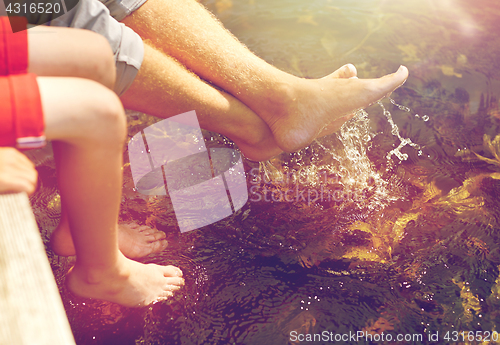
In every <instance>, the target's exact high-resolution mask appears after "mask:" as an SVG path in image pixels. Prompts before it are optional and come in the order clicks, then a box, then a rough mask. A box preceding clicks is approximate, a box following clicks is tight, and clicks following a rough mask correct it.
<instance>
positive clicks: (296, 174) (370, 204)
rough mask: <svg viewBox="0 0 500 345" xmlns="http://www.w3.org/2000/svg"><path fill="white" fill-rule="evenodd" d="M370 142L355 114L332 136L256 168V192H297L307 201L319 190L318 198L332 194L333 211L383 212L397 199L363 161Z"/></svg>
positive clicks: (366, 123)
mask: <svg viewBox="0 0 500 345" xmlns="http://www.w3.org/2000/svg"><path fill="white" fill-rule="evenodd" d="M391 121H392V119H391ZM393 123H394V122H393ZM396 130H397V129H396ZM398 134H399V133H398ZM374 136H375V133H374V132H373V131H372V129H371V126H370V120H369V118H368V113H367V112H366V111H364V110H359V111H358V112H357V113H356V116H355V117H353V118H352V119H351V120H349V121H348V122H347V123H346V124H345V125H344V126H342V127H341V129H340V130H339V131H338V132H337V133H336V134H335V135H333V136H330V137H325V138H321V139H318V140H315V141H314V142H313V144H311V146H310V147H309V148H308V149H304V150H302V151H300V152H297V153H295V154H293V155H292V156H288V157H284V156H281V157H280V158H277V159H273V160H272V161H267V162H261V163H260V166H259V168H260V175H261V178H259V179H258V180H259V181H260V182H261V187H262V188H266V189H269V188H275V190H277V191H283V190H285V189H288V190H290V189H292V188H299V189H301V190H306V193H307V195H309V194H313V192H311V190H312V191H320V190H321V192H322V194H321V197H323V191H324V190H328V191H334V192H335V193H336V194H335V207H336V209H337V210H339V211H341V210H343V209H347V208H349V209H351V210H352V209H358V210H363V213H364V214H367V213H369V212H371V211H373V210H376V209H380V208H383V207H385V206H387V205H388V204H389V203H391V202H392V201H395V200H397V199H399V198H400V195H401V193H399V192H398V191H399V189H400V186H399V185H398V184H396V183H389V182H387V181H385V180H384V179H383V178H382V176H381V175H380V173H379V172H377V171H376V169H375V167H374V166H373V164H372V162H371V161H370V159H369V157H368V155H367V148H368V147H369V146H370V145H371V141H372V139H373V137H374ZM394 189H397V191H396V190H394ZM314 193H316V192H314ZM314 195H316V194H314ZM328 197H329V198H330V194H328ZM329 200H330V199H329ZM321 201H323V200H321Z"/></svg>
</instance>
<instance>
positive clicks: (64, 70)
mask: <svg viewBox="0 0 500 345" xmlns="http://www.w3.org/2000/svg"><path fill="white" fill-rule="evenodd" d="M28 51H29V65H28V66H29V67H28V69H29V71H30V72H32V73H36V74H37V75H40V76H59V77H64V76H66V77H69V76H71V77H81V78H86V79H91V80H94V81H96V82H98V83H101V84H102V85H104V86H106V87H108V88H110V89H112V88H113V84H114V82H115V76H116V73H115V61H114V58H113V54H112V52H111V48H110V46H109V44H108V42H107V41H106V39H105V38H104V37H102V36H101V35H99V34H96V33H94V32H92V31H88V30H80V29H68V28H57V27H45V26H42V27H36V28H32V29H29V30H28ZM67 218H68V217H67V216H66V214H65V213H64V212H63V214H62V215H61V221H60V225H59V227H58V228H57V229H56V230H55V231H54V233H53V236H52V238H51V246H52V249H53V250H54V251H55V252H56V253H57V254H59V255H64V256H69V255H75V248H74V246H73V241H72V238H71V234H70V231H69V225H68V222H67ZM119 230H120V231H119V233H118V239H119V247H120V250H121V251H122V253H123V254H124V255H125V256H127V257H129V258H139V257H144V256H146V255H149V254H151V253H155V252H160V251H162V250H164V249H165V247H166V246H167V241H166V240H165V233H164V232H162V231H158V230H156V229H151V228H149V227H147V226H139V225H137V224H133V223H132V224H120V227H119Z"/></svg>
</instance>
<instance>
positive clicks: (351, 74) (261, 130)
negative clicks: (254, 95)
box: [230, 64, 357, 161]
mask: <svg viewBox="0 0 500 345" xmlns="http://www.w3.org/2000/svg"><path fill="white" fill-rule="evenodd" d="M325 78H340V79H350V78H357V71H356V67H354V65H352V64H347V65H344V66H342V67H340V68H339V69H337V70H336V71H335V72H333V73H332V74H330V75H328V76H327V77H325ZM353 116H354V114H349V115H345V116H343V117H340V118H338V119H335V120H333V121H332V122H331V123H329V124H327V125H326V126H325V127H324V128H323V129H322V130H321V132H320V133H319V134H318V135H317V137H322V136H325V135H328V134H332V133H334V132H336V131H338V130H339V129H340V127H342V125H343V124H344V123H345V122H346V121H348V120H349V119H351V118H352V117H353ZM248 121H251V118H248V117H247V118H241V119H239V121H238V126H237V128H235V129H234V130H233V131H230V133H233V132H234V133H236V135H230V137H231V139H232V140H233V141H234V142H235V143H236V145H238V147H239V149H240V150H241V152H242V153H243V155H244V156H245V157H246V158H248V159H251V160H254V161H265V160H268V159H270V158H272V157H274V156H277V155H278V154H280V153H281V152H283V150H282V149H281V148H280V147H279V146H278V144H277V143H276V140H275V139H274V137H273V133H272V132H271V130H270V129H269V127H267V126H265V125H264V127H263V126H262V125H263V124H262V122H261V121H259V122H256V123H248V124H247V123H246V122H248ZM245 124H246V125H247V127H248V130H245V129H244V128H242V125H245ZM242 131H244V135H242ZM315 138H316V137H314V138H313V139H315ZM313 139H311V141H312V140H313Z"/></svg>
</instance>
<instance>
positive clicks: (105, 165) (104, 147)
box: [38, 77, 183, 306]
mask: <svg viewBox="0 0 500 345" xmlns="http://www.w3.org/2000/svg"><path fill="white" fill-rule="evenodd" d="M38 83H39V88H40V94H41V98H42V105H43V111H44V114H45V121H46V130H45V134H46V136H47V138H48V139H51V140H55V141H57V142H56V143H55V144H56V145H55V152H56V154H57V155H59V156H60V159H59V160H58V167H57V168H58V183H59V188H60V191H61V200H62V207H63V209H64V210H65V212H67V215H68V221H69V225H70V229H71V235H72V237H73V241H74V244H75V249H76V254H77V261H76V264H75V267H74V268H73V270H72V271H71V272H70V274H69V275H68V286H69V288H70V290H71V291H73V292H74V293H75V294H78V295H81V296H84V297H92V298H97V299H103V300H107V301H111V302H116V303H119V304H122V305H126V306H137V305H144V304H149V303H151V302H153V301H155V300H160V299H165V298H167V297H168V296H170V295H171V294H172V291H174V290H177V289H179V288H180V286H181V285H182V284H183V279H182V278H180V277H181V276H182V273H181V271H180V270H179V269H178V268H176V267H173V266H168V267H163V266H158V265H143V264H140V263H137V262H135V261H132V260H129V259H127V258H126V257H124V256H123V255H122V254H121V252H120V251H119V250H118V236H117V220H118V210H119V205H120V192H121V188H122V172H121V168H122V148H123V143H124V138H125V134H126V123H125V117H124V114H123V108H122V106H121V104H120V101H119V99H118V98H117V96H116V95H115V94H114V93H112V92H111V91H110V90H108V89H106V88H105V87H103V86H102V85H100V84H98V83H95V82H92V81H89V80H84V79H77V78H43V77H41V78H38Z"/></svg>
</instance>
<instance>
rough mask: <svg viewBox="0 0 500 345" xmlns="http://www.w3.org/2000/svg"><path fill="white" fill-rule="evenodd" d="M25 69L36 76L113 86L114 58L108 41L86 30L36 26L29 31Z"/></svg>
mask: <svg viewBox="0 0 500 345" xmlns="http://www.w3.org/2000/svg"><path fill="white" fill-rule="evenodd" d="M28 52H29V64H28V66H29V67H28V70H29V72H31V73H35V74H37V75H39V76H51V77H79V78H85V79H91V80H94V81H96V82H98V83H101V84H102V85H104V86H106V87H107V88H109V89H113V85H114V83H115V78H116V69H115V61H114V58H113V52H112V51H111V47H110V46H109V43H108V41H107V40H106V39H105V38H104V37H103V36H101V35H99V34H96V33H95V32H92V31H89V30H80V29H73V28H71V29H70V28H59V27H50V26H38V27H35V28H31V29H29V30H28Z"/></svg>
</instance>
